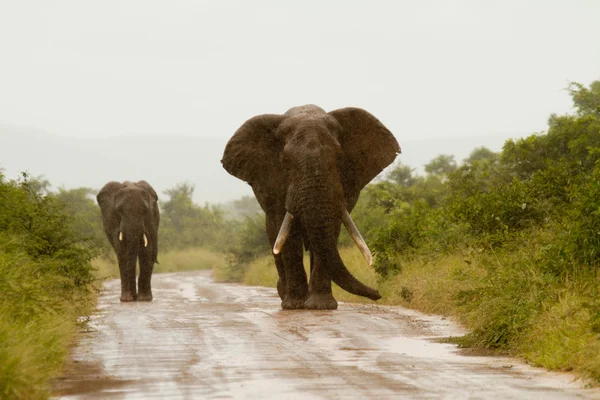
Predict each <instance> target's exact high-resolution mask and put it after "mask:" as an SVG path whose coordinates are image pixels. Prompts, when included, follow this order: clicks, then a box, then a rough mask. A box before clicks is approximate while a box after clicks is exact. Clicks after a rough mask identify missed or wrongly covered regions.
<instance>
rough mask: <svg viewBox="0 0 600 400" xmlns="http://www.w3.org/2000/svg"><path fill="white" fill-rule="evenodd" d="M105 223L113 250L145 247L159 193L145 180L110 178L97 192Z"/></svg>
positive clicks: (147, 242)
mask: <svg viewBox="0 0 600 400" xmlns="http://www.w3.org/2000/svg"><path fill="white" fill-rule="evenodd" d="M96 198H97V200H98V204H99V205H100V209H101V211H102V215H103V219H104V227H105V230H106V233H107V235H109V237H110V238H111V239H112V240H111V242H112V243H113V245H114V247H115V250H117V251H118V252H119V251H120V250H122V251H124V250H125V249H128V248H132V247H137V246H138V245H142V246H144V247H148V244H149V240H150V239H149V238H151V237H153V236H154V235H152V234H151V233H150V229H151V226H152V222H150V221H151V218H152V217H151V216H152V212H153V208H154V207H156V202H157V200H158V196H157V194H156V192H155V191H154V189H153V188H152V187H151V186H150V185H149V184H148V183H146V182H145V181H139V182H136V183H132V182H123V183H120V182H109V183H107V184H106V185H105V186H104V187H103V188H102V189H101V190H100V192H99V193H98V195H97V197H96Z"/></svg>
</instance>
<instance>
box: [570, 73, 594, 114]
mask: <svg viewBox="0 0 600 400" xmlns="http://www.w3.org/2000/svg"><path fill="white" fill-rule="evenodd" d="M568 90H569V94H570V95H571V97H572V98H573V105H574V106H575V108H576V109H577V114H578V115H580V116H584V115H594V116H596V117H600V81H594V82H592V83H591V84H590V87H589V89H588V88H586V87H585V86H583V85H582V84H581V83H577V82H571V83H570V84H569V88H568Z"/></svg>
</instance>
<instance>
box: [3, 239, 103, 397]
mask: <svg viewBox="0 0 600 400" xmlns="http://www.w3.org/2000/svg"><path fill="white" fill-rule="evenodd" d="M59 267H60V263H57V262H54V261H52V260H44V261H36V260H33V259H32V258H31V257H29V256H27V255H26V254H23V253H6V252H4V251H3V249H2V246H0V277H2V279H0V398H2V399H13V398H15V399H43V398H46V397H47V396H48V393H49V389H50V386H49V385H50V384H49V382H50V380H51V379H52V377H54V376H56V375H57V374H59V373H60V368H61V365H62V360H63V358H64V357H65V356H66V354H67V351H68V346H69V344H70V343H71V342H72V341H73V340H74V337H75V335H76V333H77V331H78V328H79V327H78V323H77V318H78V316H80V315H85V314H88V313H89V311H90V310H91V309H92V307H93V293H92V292H91V291H85V290H76V289H74V288H73V287H72V286H71V285H70V284H69V280H68V279H66V278H64V276H63V275H61V274H60V273H57V272H58V271H57V270H58V269H59Z"/></svg>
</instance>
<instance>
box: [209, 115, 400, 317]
mask: <svg viewBox="0 0 600 400" xmlns="http://www.w3.org/2000/svg"><path fill="white" fill-rule="evenodd" d="M399 152H400V146H399V145H398V142H397V141H396V139H395V138H394V136H393V135H392V134H391V132H390V131H389V130H388V129H387V128H386V127H385V126H383V124H381V122H379V120H377V119H376V118H375V117H374V116H373V115H371V114H369V113H368V112H366V111H365V110H362V109H359V108H343V109H339V110H335V111H332V112H329V113H326V112H325V111H324V110H323V109H321V108H320V107H317V106H314V105H306V106H302V107H295V108H292V109H290V110H289V111H287V112H286V113H285V114H283V115H278V114H264V115H259V116H256V117H253V118H251V119H249V120H248V121H246V122H245V123H244V124H243V125H242V126H241V127H240V128H239V129H238V130H237V131H236V133H235V134H234V135H233V137H232V138H231V139H230V140H229V142H228V143H227V146H226V148H225V152H224V154H223V159H222V160H221V162H222V163H223V167H224V168H225V169H226V170H227V171H228V172H229V173H230V174H232V175H233V176H236V177H237V178H239V179H242V180H244V181H246V182H248V183H249V184H250V186H252V189H253V191H254V194H255V195H256V198H257V200H258V202H259V203H260V205H261V207H262V209H263V210H264V211H265V214H266V220H267V221H266V229H267V236H268V238H269V242H270V244H271V246H273V245H274V243H275V240H276V238H277V234H278V232H279V229H280V227H281V225H282V221H283V219H284V217H285V214H286V211H289V212H290V213H291V214H292V215H293V216H294V220H293V223H292V227H291V232H290V235H289V237H288V239H287V241H286V242H285V244H284V246H283V248H282V250H281V253H280V254H276V255H274V257H275V265H276V267H277V272H278V275H279V281H278V283H277V290H278V293H279V296H280V297H281V299H282V303H281V306H282V308H283V309H299V308H308V309H336V308H337V302H336V300H335V299H334V298H333V295H332V292H331V281H332V280H333V281H334V282H335V283H336V284H338V285H339V286H340V287H342V288H343V289H344V290H346V291H348V292H350V293H354V294H357V295H360V296H364V297H368V298H370V299H373V300H377V299H379V298H380V297H381V296H380V295H379V293H378V292H377V291H376V290H374V289H372V288H369V287H367V286H365V285H363V284H362V283H361V282H359V281H358V280H356V278H354V277H353V276H352V275H351V274H350V272H348V270H347V269H346V267H345V265H344V263H343V262H342V260H341V258H340V255H339V252H338V249H337V240H338V235H339V233H340V226H341V217H342V212H343V210H344V209H346V210H348V212H350V211H351V210H352V208H353V207H354V205H355V204H356V201H357V200H358V196H359V194H360V191H361V189H362V188H363V187H364V186H365V185H366V184H367V183H369V181H371V179H373V178H374V177H375V176H377V174H379V172H381V171H382V170H383V169H384V168H385V167H387V166H388V165H389V164H391V163H392V162H393V161H394V159H395V158H396V155H397V154H398V153H399ZM303 247H304V248H306V249H308V250H309V252H310V271H311V272H310V283H309V282H308V281H307V277H306V273H305V272H304V267H303V263H302V256H303Z"/></svg>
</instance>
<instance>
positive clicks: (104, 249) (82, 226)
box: [50, 188, 113, 256]
mask: <svg viewBox="0 0 600 400" xmlns="http://www.w3.org/2000/svg"><path fill="white" fill-rule="evenodd" d="M96 192H97V191H96V190H94V189H91V188H76V189H70V190H67V189H64V188H60V189H59V190H58V192H56V193H50V195H51V196H54V197H55V198H56V199H58V200H59V201H60V202H61V203H63V204H64V205H65V211H66V212H67V213H68V214H69V215H70V216H71V217H73V219H74V221H73V226H74V228H75V231H76V232H77V234H78V236H79V237H82V238H86V239H88V240H89V241H91V242H92V243H93V246H94V247H95V248H97V249H100V251H101V253H102V255H103V256H108V255H109V254H111V253H112V251H113V250H112V247H111V246H110V243H109V242H108V240H106V236H105V234H104V230H103V228H102V217H101V214H100V208H99V207H98V204H97V203H96Z"/></svg>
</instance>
